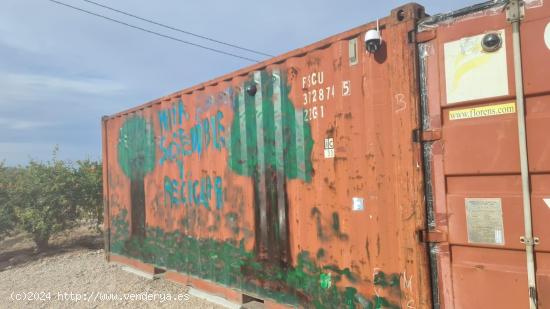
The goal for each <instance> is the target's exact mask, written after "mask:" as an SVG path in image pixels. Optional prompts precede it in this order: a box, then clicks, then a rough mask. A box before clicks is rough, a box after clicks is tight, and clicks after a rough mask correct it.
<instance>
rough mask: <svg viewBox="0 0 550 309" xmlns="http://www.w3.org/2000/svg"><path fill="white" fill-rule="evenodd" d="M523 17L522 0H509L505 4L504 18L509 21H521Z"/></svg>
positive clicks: (523, 6) (523, 7)
mask: <svg viewBox="0 0 550 309" xmlns="http://www.w3.org/2000/svg"><path fill="white" fill-rule="evenodd" d="M523 17H525V5H524V3H523V1H522V0H510V2H509V3H508V5H506V20H507V21H508V22H509V23H513V22H515V21H521V20H523Z"/></svg>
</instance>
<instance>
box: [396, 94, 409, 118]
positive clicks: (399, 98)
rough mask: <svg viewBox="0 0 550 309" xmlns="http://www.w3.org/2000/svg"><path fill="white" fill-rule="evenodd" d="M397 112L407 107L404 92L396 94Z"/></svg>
mask: <svg viewBox="0 0 550 309" xmlns="http://www.w3.org/2000/svg"><path fill="white" fill-rule="evenodd" d="M395 106H396V109H395V113H396V114H397V113H399V112H402V111H404V110H405V109H406V108H407V101H405V95H404V94H402V93H398V94H396V95H395Z"/></svg>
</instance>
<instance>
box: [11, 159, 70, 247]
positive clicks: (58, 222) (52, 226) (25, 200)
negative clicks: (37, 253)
mask: <svg viewBox="0 0 550 309" xmlns="http://www.w3.org/2000/svg"><path fill="white" fill-rule="evenodd" d="M55 153H56V151H54V158H53V160H52V161H48V162H46V163H43V162H37V161H34V160H31V161H30V163H29V164H28V166H27V167H26V168H24V169H21V170H20V172H19V173H17V176H16V177H15V178H14V179H13V181H14V186H13V191H12V196H11V203H12V205H13V207H14V213H15V216H16V218H17V221H18V223H19V225H20V227H21V228H22V229H23V230H25V231H26V232H28V233H30V234H31V235H32V237H33V240H34V242H35V243H36V245H37V247H38V249H39V250H45V249H47V248H48V242H49V240H50V237H51V236H52V235H53V234H54V233H56V232H60V231H62V230H64V229H66V228H68V227H70V226H72V225H73V224H74V223H75V222H76V219H77V215H78V211H77V205H76V204H74V202H73V201H74V199H75V198H74V192H73V191H72V189H73V188H74V182H75V177H74V171H73V169H72V168H71V166H70V165H69V164H68V163H67V162H64V161H62V160H58V159H57V158H56V156H55Z"/></svg>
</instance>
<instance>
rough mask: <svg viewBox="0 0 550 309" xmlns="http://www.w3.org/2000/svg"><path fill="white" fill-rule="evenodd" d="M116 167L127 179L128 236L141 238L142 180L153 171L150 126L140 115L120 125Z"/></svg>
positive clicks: (152, 137)
mask: <svg viewBox="0 0 550 309" xmlns="http://www.w3.org/2000/svg"><path fill="white" fill-rule="evenodd" d="M117 150H118V163H119V165H120V167H121V169H122V171H123V172H124V174H126V176H127V177H128V178H130V199H131V202H130V204H131V206H130V207H131V214H132V221H131V224H132V225H131V226H132V235H133V236H139V237H144V236H145V227H146V223H145V222H146V219H145V185H144V182H143V181H144V177H145V175H146V174H147V173H149V172H151V171H152V170H154V168H155V133H154V130H153V126H151V125H150V123H149V122H147V121H146V120H145V118H143V117H142V116H140V115H133V116H130V117H129V118H127V119H126V120H125V121H124V124H123V125H122V127H121V128H120V132H119V139H118V147H117Z"/></svg>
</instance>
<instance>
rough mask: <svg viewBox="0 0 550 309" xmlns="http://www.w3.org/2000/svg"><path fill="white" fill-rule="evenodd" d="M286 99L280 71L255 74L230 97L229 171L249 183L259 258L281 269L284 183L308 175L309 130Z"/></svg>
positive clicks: (284, 261)
mask: <svg viewBox="0 0 550 309" xmlns="http://www.w3.org/2000/svg"><path fill="white" fill-rule="evenodd" d="M289 93H290V86H289V85H288V83H287V79H286V76H285V75H284V74H283V73H282V72H281V71H279V70H273V71H271V72H267V71H258V72H255V73H254V74H253V75H252V76H251V78H250V79H249V80H248V81H247V82H246V83H245V84H244V87H243V89H241V91H239V92H238V93H236V94H235V96H234V101H233V109H234V115H235V116H234V118H233V122H232V124H231V135H230V137H231V138H230V145H229V153H230V162H229V165H230V167H231V169H232V170H233V171H235V172H236V173H238V174H240V175H244V176H249V177H252V179H253V183H254V212H255V239H256V241H255V251H256V253H257V256H258V257H259V258H260V259H261V260H268V261H270V262H271V263H274V264H279V265H281V266H287V265H288V263H289V261H290V252H289V237H288V198H287V195H286V181H287V180H288V179H302V180H304V181H308V182H309V181H311V174H312V165H311V150H312V147H313V140H312V137H311V128H310V125H309V122H306V121H304V116H303V110H301V109H296V108H295V107H294V104H293V103H292V101H291V100H290V98H289Z"/></svg>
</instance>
